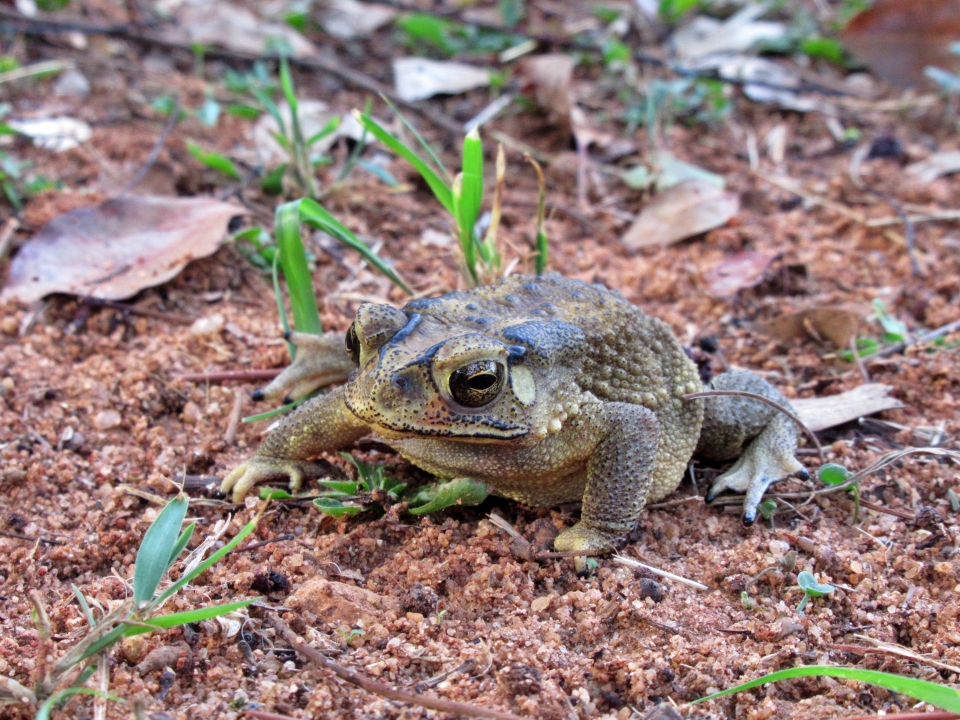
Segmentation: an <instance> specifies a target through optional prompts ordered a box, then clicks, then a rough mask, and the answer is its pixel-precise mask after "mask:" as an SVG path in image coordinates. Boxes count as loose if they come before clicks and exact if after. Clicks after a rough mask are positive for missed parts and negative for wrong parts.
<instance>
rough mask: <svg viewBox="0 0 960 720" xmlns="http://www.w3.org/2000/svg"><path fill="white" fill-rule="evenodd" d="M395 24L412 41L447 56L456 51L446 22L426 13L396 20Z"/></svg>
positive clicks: (413, 14)
mask: <svg viewBox="0 0 960 720" xmlns="http://www.w3.org/2000/svg"><path fill="white" fill-rule="evenodd" d="M396 24H397V27H399V28H400V29H401V30H403V31H404V32H406V33H407V34H408V35H409V36H410V37H411V38H412V39H414V40H420V41H422V42H425V43H427V44H429V45H433V46H434V47H436V48H438V49H440V50H442V51H443V52H445V53H447V54H448V55H450V54H453V53H455V52H456V51H457V50H458V47H457V46H456V45H455V44H454V43H453V42H452V40H451V37H450V22H449V21H448V20H444V19H443V18H439V17H436V16H435V15H427V14H426V13H412V14H410V15H403V16H401V17H399V18H397V21H396Z"/></svg>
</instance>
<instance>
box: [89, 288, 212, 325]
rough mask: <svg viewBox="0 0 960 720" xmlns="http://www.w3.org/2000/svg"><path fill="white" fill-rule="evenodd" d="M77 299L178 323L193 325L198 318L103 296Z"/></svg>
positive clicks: (96, 305) (132, 313)
mask: <svg viewBox="0 0 960 720" xmlns="http://www.w3.org/2000/svg"><path fill="white" fill-rule="evenodd" d="M77 300H78V301H80V302H81V303H84V304H86V305H93V306H94V307H105V308H110V309H111V310H119V311H120V312H124V313H130V314H131V315H141V316H143V317H148V318H153V319H154V320H166V321H168V322H172V323H174V324H176V325H193V323H194V320H195V319H196V318H192V317H189V316H188V315H178V314H177V313H165V312H162V311H160V310H150V309H149V308H141V307H137V306H136V305H125V304H124V303H121V302H116V301H115V300H105V299H103V298H96V297H90V296H89V295H78V296H77Z"/></svg>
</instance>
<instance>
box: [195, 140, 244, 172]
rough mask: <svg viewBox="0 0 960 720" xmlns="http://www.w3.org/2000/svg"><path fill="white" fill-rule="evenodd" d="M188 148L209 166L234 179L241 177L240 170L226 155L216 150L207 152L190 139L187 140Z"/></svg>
mask: <svg viewBox="0 0 960 720" xmlns="http://www.w3.org/2000/svg"><path fill="white" fill-rule="evenodd" d="M187 150H188V151H189V152H190V154H191V155H193V156H194V157H195V158H196V159H197V160H199V161H200V162H202V163H203V164H204V165H206V166H207V167H208V168H212V169H214V170H217V171H219V172H222V173H223V174H224V175H226V176H227V177H229V178H231V179H233V180H239V179H240V177H241V176H240V172H239V171H238V170H237V167H236V165H234V164H233V163H232V162H231V161H230V159H229V158H227V157H226V156H224V155H221V154H219V153H215V152H206V151H204V149H203V148H201V147H200V146H199V145H197V144H196V143H193V142H190V141H189V140H187Z"/></svg>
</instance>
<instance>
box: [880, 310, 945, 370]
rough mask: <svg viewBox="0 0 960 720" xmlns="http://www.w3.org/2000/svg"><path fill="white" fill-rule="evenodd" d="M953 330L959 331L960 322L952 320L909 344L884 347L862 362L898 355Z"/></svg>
mask: <svg viewBox="0 0 960 720" xmlns="http://www.w3.org/2000/svg"><path fill="white" fill-rule="evenodd" d="M954 330H960V320H954V321H953V322H951V323H947V324H946V325H941V326H940V327H938V328H936V329H935V330H931V331H930V332H926V333H923V334H922V335H917V336H916V337H915V338H913V340H911V341H910V342H898V343H895V344H893V345H890V346H889V347H885V348H882V349H880V350H877V352H875V353H873V354H872V355H869V356H868V357H866V358H864V360H866V361H867V362H870V361H871V360H874V359H876V358H881V357H886V356H887V355H893V354H894V353H898V352H902V351H903V350H906V349H907V348H908V347H910V346H911V345H917V344H919V343H923V342H930V341H931V340H936V339H937V338H939V337H943V336H944V335H946V334H948V333H952V332H953V331H954Z"/></svg>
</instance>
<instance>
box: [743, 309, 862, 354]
mask: <svg viewBox="0 0 960 720" xmlns="http://www.w3.org/2000/svg"><path fill="white" fill-rule="evenodd" d="M754 327H755V328H756V329H757V330H759V331H760V332H762V333H764V334H766V335H769V336H770V337H772V338H774V339H776V340H778V341H779V342H781V343H791V342H794V341H796V340H806V339H807V338H813V339H814V340H823V339H824V338H826V339H828V340H830V341H831V342H832V343H833V344H834V345H836V346H837V347H839V348H845V347H849V345H850V341H851V340H852V339H853V338H855V337H856V335H857V330H858V329H859V328H860V313H857V312H854V311H853V310H848V309H846V308H841V307H814V308H808V309H806V310H801V311H800V312H795V313H788V314H786V315H781V316H780V317H777V318H774V319H773V320H763V321H759V322H756V323H754Z"/></svg>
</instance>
